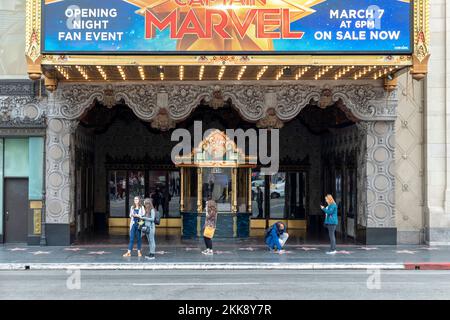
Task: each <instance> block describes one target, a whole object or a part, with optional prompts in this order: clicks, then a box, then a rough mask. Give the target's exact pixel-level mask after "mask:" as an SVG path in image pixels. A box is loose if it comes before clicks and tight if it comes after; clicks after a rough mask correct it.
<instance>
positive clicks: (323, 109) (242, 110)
mask: <svg viewBox="0 0 450 320" xmlns="http://www.w3.org/2000/svg"><path fill="white" fill-rule="evenodd" d="M54 99H55V100H54V101H55V106H56V107H55V108H54V109H53V110H51V112H50V113H49V120H50V121H49V122H50V125H49V129H48V137H50V139H49V140H48V144H50V145H55V146H56V145H57V146H58V147H59V148H61V149H62V150H63V152H64V153H66V154H67V155H69V156H70V159H71V162H70V166H69V170H68V172H65V170H67V168H66V167H60V162H59V161H60V160H59V159H56V158H54V157H53V156H52V155H49V156H48V162H47V163H48V164H50V166H51V168H52V170H53V171H54V172H53V173H55V172H58V170H61V169H60V168H62V170H63V171H64V172H63V173H64V175H65V176H64V178H65V179H64V180H63V182H62V184H63V185H68V186H69V187H70V193H69V197H68V198H69V199H72V200H73V201H72V202H71V204H69V203H68V206H67V207H63V208H60V209H61V210H59V211H61V213H59V211H58V212H56V211H57V210H56V209H58V208H56V207H54V206H52V204H53V203H52V201H53V199H55V200H56V199H58V197H60V194H59V190H60V189H59V188H58V190H55V192H54V193H53V192H49V193H48V194H47V202H48V204H49V207H48V209H47V210H48V211H47V212H48V213H49V212H50V213H51V214H50V216H51V218H52V219H54V220H55V221H57V220H60V221H64V220H65V219H66V218H64V217H67V220H68V223H69V225H71V226H72V233H73V234H74V235H77V234H79V233H80V232H81V229H86V228H87V229H89V228H92V226H93V225H94V223H93V221H94V220H95V218H94V217H95V215H94V213H95V214H97V213H99V214H103V215H104V220H107V221H110V219H112V217H113V215H115V214H119V213H117V212H119V211H122V209H120V210H119V209H117V211H114V212H113V211H112V210H111V208H114V207H115V206H116V205H120V206H123V207H124V210H123V211H124V218H123V220H122V221H123V222H118V221H119V220H117V222H118V226H117V227H119V228H125V227H126V226H127V222H126V218H125V217H126V213H127V201H128V202H129V197H130V195H131V193H130V192H134V191H133V190H135V191H136V190H137V191H136V192H138V193H140V194H142V195H143V196H150V194H151V192H152V190H153V189H155V190H156V188H159V189H160V191H161V190H162V189H164V191H163V193H167V192H169V194H170V195H171V196H172V199H173V201H175V202H176V200H175V198H173V195H174V194H176V192H175V193H174V190H175V191H176V190H177V188H178V187H177V186H176V185H175V186H174V184H172V185H171V184H170V181H172V182H173V181H175V182H176V181H177V179H178V176H176V175H177V170H176V168H175V167H174V166H173V164H172V163H171V161H170V150H171V148H172V146H173V145H174V144H175V143H176V142H170V133H171V131H170V130H172V129H175V128H188V129H189V130H191V128H190V126H192V122H193V121H194V120H195V119H196V118H198V119H200V120H202V121H203V122H204V123H205V124H206V125H205V128H204V129H207V128H210V127H215V128H218V129H226V128H243V129H247V128H254V129H260V128H269V129H270V128H272V129H274V128H281V130H280V137H281V139H280V150H281V151H280V172H279V174H278V175H276V176H274V177H271V178H269V177H264V178H262V177H261V176H259V175H258V172H257V169H255V172H253V173H252V181H251V184H250V185H251V187H250V188H251V193H252V205H251V207H252V211H251V218H252V219H250V223H249V234H250V235H255V236H257V235H261V234H262V233H263V230H264V228H265V227H266V225H267V224H268V223H271V222H272V221H273V220H292V222H291V226H290V228H291V229H296V230H305V232H306V234H305V235H304V236H303V237H302V236H301V235H300V236H299V239H300V241H303V240H304V239H307V235H308V234H309V235H311V234H313V233H312V232H313V231H314V230H316V232H317V234H320V226H321V221H320V211H318V210H317V207H318V206H319V205H320V203H321V200H322V199H321V196H322V195H323V194H324V193H326V192H331V193H333V194H336V195H337V196H338V199H340V202H341V212H342V213H341V215H340V217H341V221H342V228H341V229H340V231H341V233H342V235H343V236H344V237H348V238H350V239H355V238H359V239H361V241H362V242H366V243H369V242H372V243H375V242H377V241H378V242H383V241H386V239H388V240H389V241H392V237H393V235H394V233H396V231H395V219H394V200H393V199H394V197H393V192H392V191H393V180H394V173H393V154H394V147H393V136H394V135H393V121H394V120H395V116H396V96H395V92H394V93H392V94H390V95H387V94H386V92H385V91H384V90H383V89H382V88H380V87H372V86H371V85H361V86H354V85H347V86H345V85H344V86H338V87H330V86H328V85H325V86H324V87H314V86H307V85H305V86H301V85H290V84H282V85H279V86H270V85H261V86H255V85H241V86H239V87H237V86H234V85H223V86H221V87H219V86H213V85H209V86H207V85H204V86H200V85H198V84H197V85H192V86H191V85H165V86H156V85H135V86H131V85H128V84H127V85H117V86H116V85H70V86H67V87H64V86H62V88H61V89H58V92H57V94H56V96H55V97H54ZM127 119H128V120H127ZM127 121H129V122H127ZM52 123H53V124H56V123H57V124H58V125H51V124H52ZM119 124H120V125H119ZM116 125H117V126H118V127H116ZM109 130H110V133H111V134H110V135H109V136H108V134H106V133H107V132H108V131H109ZM67 133H69V135H67ZM70 133H72V134H70ZM105 134H106V135H105ZM67 136H69V139H68V138H67ZM107 136H108V138H106V137H107ZM59 141H62V142H63V144H62V146H61V144H60V143H59ZM119 142H120V144H121V145H122V146H121V147H117V145H116V144H118V143H119ZM135 143H136V144H137V145H136V146H135V145H134V144H135ZM71 147H73V148H71ZM102 150H103V151H102ZM127 151H129V152H128V153H129V155H127ZM283 152H285V154H283ZM155 166H156V167H155ZM157 166H159V167H157ZM52 170H50V172H49V174H51V173H52V172H51V171H52ZM155 170H156V171H161V172H162V171H164V174H162V173H161V172H160V173H156V175H153V173H152V172H153V171H155ZM125 171H126V172H125ZM173 172H175V173H173ZM172 173H173V174H174V176H172ZM130 177H131V179H132V180H130ZM150 177H154V178H150ZM151 179H153V185H154V186H152V182H151ZM274 179H275V180H274ZM142 180H143V183H141V181H142ZM123 181H125V184H124V183H123ZM132 181H134V182H132ZM164 181H165V182H164ZM163 182H164V183H165V186H163ZM121 183H122V185H121ZM133 183H134V184H133ZM135 184H137V186H136V185H135ZM157 185H158V186H157ZM258 186H259V187H260V188H259V189H260V190H261V191H262V192H263V195H262V197H261V196H259V197H258V192H260V191H258ZM50 187H51V188H50V189H52V188H53V189H56V186H53V185H51V186H50ZM261 187H264V188H261ZM283 188H284V190H282V189H283ZM253 189H255V190H253ZM63 190H66V187H63ZM130 190H131V191H130ZM169 190H170V191H169ZM50 191H51V190H50ZM125 191H126V194H125ZM283 192H284V198H283ZM111 198H112V200H115V201H116V203H115V205H114V206H112V205H111V203H109V202H110V201H111ZM160 198H162V196H161V197H160ZM168 198H169V197H167V196H166V199H168ZM69 199H68V200H69ZM90 199H91V200H90ZM384 199H387V202H386V201H384ZM161 201H162V200H161ZM164 201H167V200H164ZM171 201H172V200H171ZM165 206H166V208H167V205H165ZM161 208H162V204H161ZM162 210H163V211H164V209H162ZM170 210H174V212H175V210H176V207H174V205H172V206H171V205H170V204H169V206H168V213H167V217H168V218H171V215H172V213H171V212H170ZM166 211H167V210H166ZM261 211H262V212H261ZM63 212H64V213H63ZM83 212H88V213H87V214H84V213H83ZM66 214H67V216H66ZM83 215H84V216H87V218H81V216H83ZM78 216H80V218H78ZM258 217H262V220H261V221H259V220H260V219H258ZM117 218H119V217H117ZM174 219H178V220H172V222H170V224H171V227H173V229H177V228H178V229H179V230H178V231H177V234H178V235H179V234H188V233H189V232H188V231H189V230H187V228H186V225H185V224H184V221H183V220H182V219H180V218H177V217H174ZM99 220H100V219H99ZM167 221H169V220H167ZM175 221H176V222H175ZM165 223H169V222H165ZM190 225H192V224H190ZM109 227H111V223H109ZM108 230H109V229H108ZM308 232H309V233H308ZM192 234H196V232H193V233H192ZM394 236H395V235H394ZM380 237H381V238H382V239H381V240H380ZM302 239H303V240H302ZM316 239H319V238H316ZM379 240H380V241H379Z"/></svg>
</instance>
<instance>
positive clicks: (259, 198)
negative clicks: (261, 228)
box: [251, 171, 265, 219]
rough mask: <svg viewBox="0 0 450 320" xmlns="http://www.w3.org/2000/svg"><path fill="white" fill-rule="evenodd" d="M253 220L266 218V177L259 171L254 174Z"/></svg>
mask: <svg viewBox="0 0 450 320" xmlns="http://www.w3.org/2000/svg"><path fill="white" fill-rule="evenodd" d="M251 188H252V218H260V219H262V218H264V217H265V210H264V208H265V206H264V205H265V196H264V188H265V176H263V175H261V173H260V172H258V171H253V173H252V187H251Z"/></svg>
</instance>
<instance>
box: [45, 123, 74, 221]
mask: <svg viewBox="0 0 450 320" xmlns="http://www.w3.org/2000/svg"><path fill="white" fill-rule="evenodd" d="M75 124H76V123H74V122H73V121H71V120H67V119H58V118H51V119H49V120H48V126H47V139H46V167H47V172H46V190H47V192H46V209H47V212H46V222H47V223H69V216H70V212H71V207H70V203H71V201H70V193H71V189H72V188H71V175H70V170H71V167H72V165H71V161H72V157H71V155H70V144H71V135H72V132H73V131H74V127H76V126H75Z"/></svg>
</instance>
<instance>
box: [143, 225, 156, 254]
mask: <svg viewBox="0 0 450 320" xmlns="http://www.w3.org/2000/svg"><path fill="white" fill-rule="evenodd" d="M145 235H146V236H147V240H148V250H149V254H155V228H154V227H153V228H149V231H148V232H147V233H146V234H145Z"/></svg>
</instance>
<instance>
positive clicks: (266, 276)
mask: <svg viewBox="0 0 450 320" xmlns="http://www.w3.org/2000/svg"><path fill="white" fill-rule="evenodd" d="M378 280H379V281H378ZM0 298H1V299H82V300H85V299H87V300H92V299H93V300H96V299H120V300H123V299H175V300H178V299H193V300H202V299H204V300H208V299H219V300H220V299H227V300H243V299H245V300H265V299H270V300H290V299H298V300H305V299H306V300H308V299H319V300H324V299H328V300H333V299H344V300H347V299H348V300H359V299H368V300H370V299H387V300H395V299H426V300H428V299H430V300H440V299H449V298H450V271H388V270H381V271H379V273H378V271H373V270H369V271H350V270H347V271H336V270H329V271H283V270H280V271H276V270H262V271H257V270H253V271H225V270H219V271H211V270H207V271H204V270H203V271H175V270H172V271H128V270H122V271H98V270H82V271H75V272H74V271H66V270H55V271H53V270H44V271H40V270H28V271H1V272H0Z"/></svg>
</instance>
